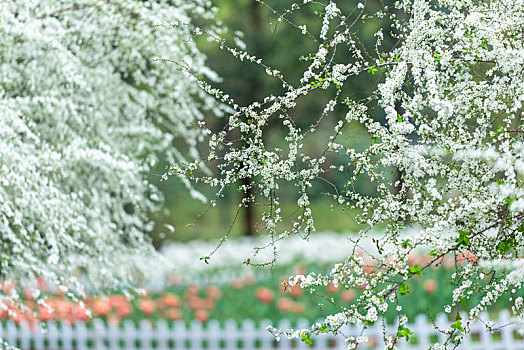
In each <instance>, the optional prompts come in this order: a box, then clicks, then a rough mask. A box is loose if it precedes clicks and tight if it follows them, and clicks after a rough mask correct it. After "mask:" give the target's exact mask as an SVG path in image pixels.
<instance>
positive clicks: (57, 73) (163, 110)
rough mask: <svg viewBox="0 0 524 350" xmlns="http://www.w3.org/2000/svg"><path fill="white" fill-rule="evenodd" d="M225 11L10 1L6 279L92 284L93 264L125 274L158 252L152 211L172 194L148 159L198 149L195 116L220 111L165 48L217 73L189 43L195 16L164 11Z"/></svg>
mask: <svg viewBox="0 0 524 350" xmlns="http://www.w3.org/2000/svg"><path fill="white" fill-rule="evenodd" d="M213 13H214V11H213V9H212V8H210V7H209V4H208V2H207V1H200V0H184V1H178V0H173V1H164V0H159V1H147V2H142V1H138V2H137V1H134V0H115V1H104V0H94V1H92V0H89V1H87V0H81V1H74V2H71V1H55V0H45V1H6V2H2V3H1V4H0V17H1V18H2V21H1V23H0V57H1V59H0V232H1V234H2V239H1V243H0V247H1V249H0V250H1V261H0V278H1V279H2V280H13V281H15V280H20V279H24V280H28V281H31V280H34V278H35V276H39V277H41V278H43V279H45V280H46V281H48V282H50V283H53V284H56V285H59V286H61V288H62V289H63V290H64V291H66V290H68V291H72V292H74V293H80V294H81V284H80V283H79V279H78V276H80V275H81V276H82V278H86V277H88V278H89V280H90V282H91V284H92V285H94V286H101V285H103V286H104V287H108V288H112V287H115V286H116V285H117V284H119V283H124V282H125V281H126V276H128V273H129V271H130V269H131V266H132V265H133V261H134V257H135V256H136V255H142V256H146V257H148V259H150V260H153V258H154V257H155V253H154V250H153V249H152V247H151V244H150V242H149V239H148V238H146V237H145V236H144V234H145V233H147V232H148V231H150V230H151V226H152V224H151V223H150V222H149V220H148V218H147V215H146V213H147V212H148V211H150V210H154V209H155V208H157V206H158V204H159V203H160V201H161V200H162V198H161V196H160V194H159V192H158V191H157V190H156V189H155V188H153V187H152V186H151V185H149V184H148V182H147V181H145V178H144V173H145V172H147V171H148V170H149V169H150V167H151V166H152V165H153V164H155V162H157V161H158V155H159V152H163V156H165V157H166V158H165V159H168V160H169V161H175V160H178V161H181V160H190V159H193V158H195V157H196V156H197V154H198V151H197V148H196V144H197V142H198V140H199V139H200V138H201V137H202V132H201V130H199V129H198V128H194V123H196V122H198V120H199V119H201V118H202V113H203V112H204V111H209V110H213V111H214V112H216V113H220V109H219V107H217V106H218V104H217V103H215V101H213V100H212V99H211V98H209V97H208V96H206V95H205V94H204V93H203V92H202V91H201V89H199V88H198V84H197V83H196V80H195V79H193V78H192V77H191V76H190V75H188V74H187V73H185V72H181V71H180V70H179V69H178V67H177V66H175V65H165V64H158V63H157V62H156V61H155V58H158V57H169V58H171V59H174V60H180V61H184V62H186V63H187V64H191V66H192V67H194V69H195V71H196V72H198V74H199V75H201V76H205V77H207V78H209V79H212V80H214V79H216V77H215V74H214V73H213V72H212V71H211V70H209V69H208V68H207V67H206V66H205V57H204V56H203V55H202V54H201V53H200V52H199V51H198V49H197V48H196V46H195V45H194V44H193V43H192V42H185V43H184V40H185V39H186V37H187V35H188V34H189V30H188V29H187V28H184V27H181V28H179V29H177V30H174V31H173V30H166V28H163V27H155V24H156V23H160V22H161V21H162V20H169V21H174V20H179V21H186V22H191V20H192V18H195V17H199V18H201V19H210V18H211V17H212V16H213ZM190 16H192V17H190ZM193 193H194V194H195V195H198V193H197V192H195V191H193ZM137 266H138V267H142V268H143V270H145V269H147V264H145V263H144V261H143V262H141V263H140V264H138V265H137ZM137 266H135V267H137ZM117 282H118V283H117ZM35 293H36V294H38V291H35ZM0 294H1V297H0V298H2V299H4V300H6V301H13V300H15V299H16V298H17V295H16V294H12V293H10V292H9V291H7V290H3V292H2V293H0ZM35 296H36V297H38V295H35Z"/></svg>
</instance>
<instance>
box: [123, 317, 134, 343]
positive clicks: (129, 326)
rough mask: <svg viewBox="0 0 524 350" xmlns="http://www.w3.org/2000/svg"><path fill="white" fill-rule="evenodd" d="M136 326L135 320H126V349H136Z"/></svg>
mask: <svg viewBox="0 0 524 350" xmlns="http://www.w3.org/2000/svg"><path fill="white" fill-rule="evenodd" d="M135 336H136V327H135V324H134V323H133V321H131V320H126V321H125V322H124V349H126V350H135V349H136V347H135V345H136V344H135V341H136V338H135Z"/></svg>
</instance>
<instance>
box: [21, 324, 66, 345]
mask: <svg viewBox="0 0 524 350" xmlns="http://www.w3.org/2000/svg"><path fill="white" fill-rule="evenodd" d="M60 338H61V339H62V349H63V350H73V349H74V347H73V339H74V338H73V327H71V325H70V324H69V323H63V324H62V328H61V336H60ZM22 349H29V347H27V348H26V347H24V346H22Z"/></svg>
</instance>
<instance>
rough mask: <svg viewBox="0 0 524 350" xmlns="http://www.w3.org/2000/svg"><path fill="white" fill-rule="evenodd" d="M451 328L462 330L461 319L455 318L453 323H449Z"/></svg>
mask: <svg viewBox="0 0 524 350" xmlns="http://www.w3.org/2000/svg"><path fill="white" fill-rule="evenodd" d="M451 328H453V329H456V330H457V331H459V332H462V331H464V327H462V321H461V320H456V321H455V323H453V324H452V325H451Z"/></svg>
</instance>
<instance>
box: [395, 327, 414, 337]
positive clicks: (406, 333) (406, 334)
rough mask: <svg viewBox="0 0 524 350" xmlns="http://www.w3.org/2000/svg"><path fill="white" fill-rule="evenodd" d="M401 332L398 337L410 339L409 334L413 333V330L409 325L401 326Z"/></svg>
mask: <svg viewBox="0 0 524 350" xmlns="http://www.w3.org/2000/svg"><path fill="white" fill-rule="evenodd" d="M398 330H399V332H398V337H399V338H406V340H409V336H410V335H413V332H412V331H411V329H409V328H408V327H404V326H399V329H398Z"/></svg>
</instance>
